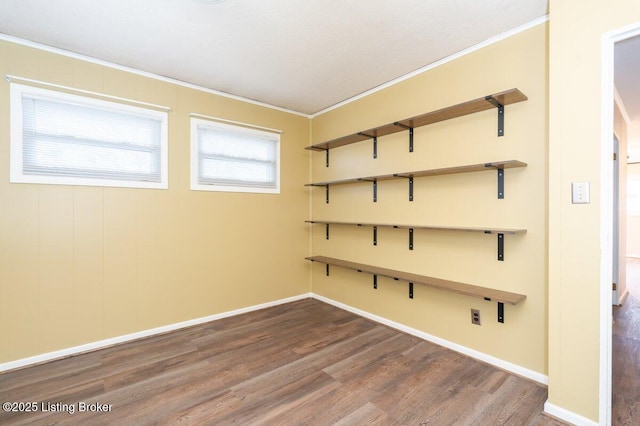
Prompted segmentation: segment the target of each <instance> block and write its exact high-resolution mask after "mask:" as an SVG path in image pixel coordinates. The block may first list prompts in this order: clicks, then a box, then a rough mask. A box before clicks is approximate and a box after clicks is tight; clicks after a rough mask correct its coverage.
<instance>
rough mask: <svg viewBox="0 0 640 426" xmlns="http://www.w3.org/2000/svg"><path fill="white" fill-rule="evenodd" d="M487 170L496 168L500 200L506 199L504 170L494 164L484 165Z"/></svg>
mask: <svg viewBox="0 0 640 426" xmlns="http://www.w3.org/2000/svg"><path fill="white" fill-rule="evenodd" d="M484 166H485V167H486V168H488V169H489V168H495V169H496V170H497V172H498V199H499V200H502V199H504V168H502V167H497V166H495V165H494V164H492V163H486V164H485V165H484Z"/></svg>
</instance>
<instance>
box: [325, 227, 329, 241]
mask: <svg viewBox="0 0 640 426" xmlns="http://www.w3.org/2000/svg"><path fill="white" fill-rule="evenodd" d="M325 231H326V238H327V240H328V239H329V224H328V223H327V224H325Z"/></svg>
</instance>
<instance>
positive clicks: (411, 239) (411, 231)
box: [409, 228, 413, 250]
mask: <svg viewBox="0 0 640 426" xmlns="http://www.w3.org/2000/svg"><path fill="white" fill-rule="evenodd" d="M409 250H413V228H409Z"/></svg>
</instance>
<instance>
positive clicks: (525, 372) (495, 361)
mask: <svg viewBox="0 0 640 426" xmlns="http://www.w3.org/2000/svg"><path fill="white" fill-rule="evenodd" d="M312 297H313V298H314V299H317V300H320V301H321V302H325V303H328V304H330V305H333V306H335V307H338V308H340V309H344V310H345V311H349V312H353V313H354V314H357V315H360V316H362V317H365V318H368V319H370V320H372V321H375V322H379V323H381V324H384V325H387V326H389V327H392V328H395V329H396V330H400V331H403V332H405V333H407V334H411V335H412V336H416V337H419V338H421V339H424V340H427V341H429V342H432V343H435V344H436V345H440V346H444V347H445V348H448V349H451V350H453V351H456V352H459V353H461V354H464V355H467V356H470V357H471V358H475V359H477V360H480V361H483V362H486V363H487V364H491V365H493V366H495V367H498V368H500V369H503V370H506V371H508V372H510V373H513V374H517V375H518V376H522V377H525V378H527V379H530V380H533V381H535V382H538V383H541V384H543V385H547V384H548V383H549V378H548V377H547V376H546V375H544V374H541V373H538V372H536V371H533V370H530V369H528V368H524V367H521V366H519V365H516V364H512V363H510V362H507V361H505V360H502V359H500V358H496V357H493V356H491V355H487V354H485V353H483V352H480V351H476V350H474V349H471V348H467V347H466V346H462V345H459V344H457V343H453V342H450V341H448V340H445V339H442V338H440V337H436V336H433V335H431V334H428V333H425V332H424V331H420V330H418V329H415V328H412V327H408V326H406V325H404V324H400V323H398V322H395V321H391V320H389V319H387V318H383V317H380V316H378V315H374V314H371V313H369V312H366V311H363V310H360V309H358V308H354V307H353V306H349V305H345V304H344V303H340V302H336V301H335V300H332V299H329V298H327V297H324V296H320V295H319V294H315V293H312Z"/></svg>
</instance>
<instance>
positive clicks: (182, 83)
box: [0, 33, 311, 118]
mask: <svg viewBox="0 0 640 426" xmlns="http://www.w3.org/2000/svg"><path fill="white" fill-rule="evenodd" d="M0 40H3V41H7V42H10V43H15V44H19V45H22V46H26V47H31V48H34V49H38V50H42V51H45V52H49V53H54V54H56V55H61V56H66V57H68V58H72V59H78V60H81V61H85V62H89V63H92V64H96V65H102V66H104V67H109V68H113V69H116V70H119V71H124V72H128V73H131V74H135V75H139V76H142V77H147V78H152V79H154V80H158V81H163V82H165V83H171V84H175V85H177V86H182V87H187V88H189V89H194V90H198V91H201V92H205V93H209V94H212V95H216V96H221V97H224V98H228V99H233V100H236V101H241V102H246V103H248V104H252V105H257V106H261V107H265V108H269V109H273V110H276V111H281V112H286V113H288V114H294V115H298V116H302V117H306V118H311V117H310V116H309V114H304V113H301V112H298V111H293V110H290V109H287V108H282V107H279V106H276V105H271V104H268V103H265V102H260V101H256V100H253V99H249V98H243V97H242V96H237V95H232V94H230V93H225V92H222V91H219V90H215V89H210V88H208V87H203V86H199V85H197V84H192V83H187V82H185V81H181V80H176V79H173V78H169V77H164V76H161V75H158V74H154V73H151V72H147V71H141V70H137V69H135V68H131V67H127V66H124V65H119V64H115V63H113V62H109V61H105V60H102V59H97V58H93V57H91V56H86V55H81V54H79V53H74V52H70V51H68V50H64V49H60V48H57V47H52V46H48V45H46V44H41V43H37V42H34V41H30V40H25V39H21V38H19V37H14V36H10V35H7V34H2V33H0Z"/></svg>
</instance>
